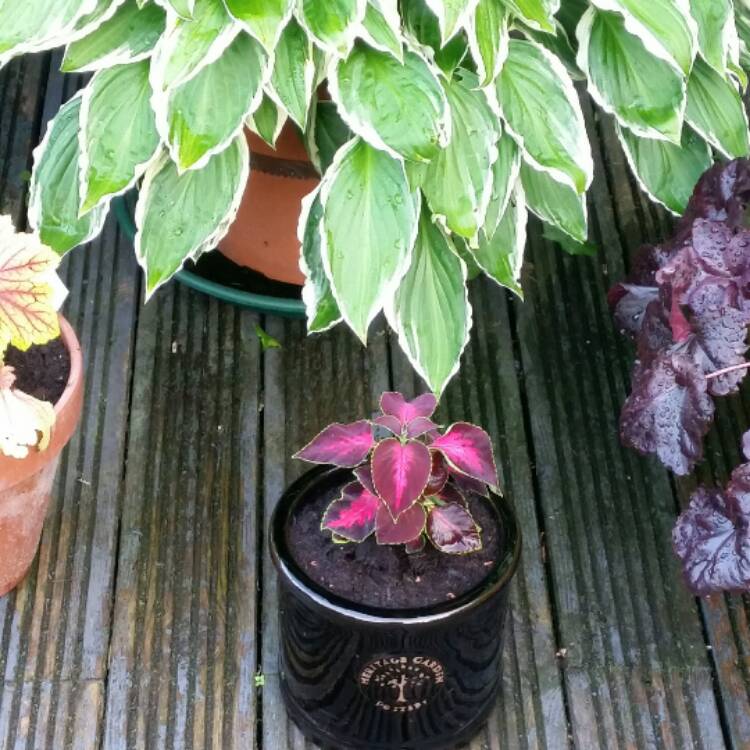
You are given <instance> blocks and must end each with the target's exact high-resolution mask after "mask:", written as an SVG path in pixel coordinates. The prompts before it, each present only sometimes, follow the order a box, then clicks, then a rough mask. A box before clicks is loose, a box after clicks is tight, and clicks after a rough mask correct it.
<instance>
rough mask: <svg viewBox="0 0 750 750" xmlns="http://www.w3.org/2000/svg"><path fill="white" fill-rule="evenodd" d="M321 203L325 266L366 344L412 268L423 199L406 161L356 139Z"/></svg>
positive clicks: (344, 151)
mask: <svg viewBox="0 0 750 750" xmlns="http://www.w3.org/2000/svg"><path fill="white" fill-rule="evenodd" d="M417 195H418V194H417ZM321 201H322V203H323V211H324V213H323V239H324V249H323V265H324V267H325V269H326V274H327V276H328V278H329V279H330V281H331V287H332V289H333V295H334V297H335V298H336V302H337V303H338V306H339V310H341V314H342V316H343V318H344V320H345V321H346V323H347V324H348V325H349V326H350V328H352V330H353V331H354V332H355V333H356V334H357V336H359V338H360V339H361V340H362V341H363V342H364V341H366V340H367V329H368V328H369V326H370V323H371V322H372V320H373V318H374V317H375V316H376V315H377V314H378V312H379V311H380V309H381V308H382V307H383V304H384V302H385V300H386V299H388V298H389V297H390V296H391V295H392V294H393V292H394V291H395V288H396V287H397V286H398V283H399V281H400V280H401V278H402V277H403V275H404V272H405V271H406V269H407V268H408V266H409V261H410V259H411V253H412V247H413V245H414V237H415V235H416V232H417V221H418V217H419V200H418V199H416V198H415V195H414V194H412V193H411V191H410V189H409V183H408V181H407V179H406V173H405V172H404V165H403V162H401V161H400V160H398V159H393V158H391V157H390V156H389V155H388V154H386V153H385V152H383V151H378V150H377V149H375V148H373V147H372V146H370V145H368V144H367V143H366V142H365V141H363V140H361V139H359V138H355V139H353V140H352V141H350V142H349V143H348V144H346V145H345V146H344V147H343V148H341V150H340V151H339V152H338V154H336V158H335V159H334V162H333V164H332V165H331V168H330V169H329V170H328V172H327V173H326V175H325V178H324V180H323V183H322V188H321Z"/></svg>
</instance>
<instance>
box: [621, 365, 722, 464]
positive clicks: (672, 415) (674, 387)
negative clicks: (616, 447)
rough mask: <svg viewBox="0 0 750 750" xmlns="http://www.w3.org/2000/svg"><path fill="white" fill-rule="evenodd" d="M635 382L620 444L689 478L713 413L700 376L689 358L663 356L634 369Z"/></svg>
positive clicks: (624, 417) (623, 421)
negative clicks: (644, 454)
mask: <svg viewBox="0 0 750 750" xmlns="http://www.w3.org/2000/svg"><path fill="white" fill-rule="evenodd" d="M634 378H635V379H634V383H633V391H632V393H631V394H630V396H629V397H628V399H627V401H626V402H625V406H624V407H623V410H622V416H621V419H620V433H621V436H622V439H623V442H625V444H626V445H629V446H631V447H633V448H635V449H636V450H639V451H641V452H642V453H656V455H657V456H658V457H659V459H660V460H661V461H662V463H663V464H665V465H666V466H668V467H669V468H670V469H672V471H674V472H675V473H676V474H687V473H688V472H689V471H690V470H691V469H692V467H693V465H694V464H695V462H696V461H698V460H699V459H700V458H701V456H702V455H703V446H702V439H703V436H704V435H705V434H706V432H708V428H709V426H710V423H711V419H712V417H713V413H714V405H713V401H712V400H711V397H710V396H709V395H708V393H707V392H706V379H705V377H704V376H703V373H702V372H701V370H700V369H699V368H698V367H697V366H696V365H695V364H694V363H693V362H691V361H690V360H689V359H688V358H686V357H684V356H680V355H677V354H666V355H662V356H660V357H657V358H656V359H655V360H654V361H653V363H651V365H650V366H648V367H640V368H638V369H637V372H636V375H635V376H634Z"/></svg>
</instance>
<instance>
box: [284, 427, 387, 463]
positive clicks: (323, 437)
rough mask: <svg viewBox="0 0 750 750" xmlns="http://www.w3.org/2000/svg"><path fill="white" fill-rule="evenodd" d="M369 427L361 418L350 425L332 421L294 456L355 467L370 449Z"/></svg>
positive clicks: (370, 436)
mask: <svg viewBox="0 0 750 750" xmlns="http://www.w3.org/2000/svg"><path fill="white" fill-rule="evenodd" d="M373 442H374V441H373V437H372V425H371V424H370V423H369V422H368V421H367V420H366V419H362V420H360V421H359V422H354V423H352V424H339V423H338V422H334V423H333V424H332V425H329V426H328V427H326V428H325V430H323V431H322V432H321V433H319V434H318V435H316V436H315V437H314V438H313V439H312V440H311V441H310V442H309V443H308V444H307V445H306V446H305V447H304V448H303V449H302V450H301V451H299V452H298V453H296V454H295V455H294V458H300V459H302V460H303V461H309V462H310V463H314V464H334V465H335V466H344V467H348V468H351V467H354V466H357V465H358V464H361V463H362V461H364V459H365V457H366V456H367V454H368V453H369V452H370V449H371V448H372V446H373Z"/></svg>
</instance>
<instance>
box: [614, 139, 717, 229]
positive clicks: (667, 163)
mask: <svg viewBox="0 0 750 750" xmlns="http://www.w3.org/2000/svg"><path fill="white" fill-rule="evenodd" d="M617 133H618V135H619V137H620V142H621V143H622V146H623V148H624V150H625V155H626V156H627V159H628V162H629V163H630V167H631V169H632V170H633V174H635V176H636V177H637V178H638V181H639V183H640V184H641V187H642V188H643V189H644V190H645V191H646V192H647V193H648V194H649V195H650V196H651V197H652V198H653V199H654V200H655V201H658V202H659V203H662V204H663V205H665V206H666V207H667V208H668V209H669V210H670V211H672V212H673V213H675V214H681V213H683V211H684V210H685V208H686V206H687V203H688V200H690V196H691V195H692V193H693V188H694V187H695V183H696V182H698V178H699V177H700V176H701V175H702V174H703V173H704V172H705V171H706V170H707V169H708V168H709V167H710V166H711V163H712V159H711V149H710V148H709V147H708V146H707V145H706V143H705V142H704V141H703V140H702V139H701V137H700V136H698V135H697V134H696V133H694V132H693V131H692V130H690V128H685V131H684V133H683V136H682V144H681V146H675V145H674V144H673V143H667V142H666V141H657V140H652V139H649V138H638V137H637V136H635V135H634V134H633V133H631V132H629V131H628V130H626V129H625V128H619V127H618V129H617Z"/></svg>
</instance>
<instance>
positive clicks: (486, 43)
mask: <svg viewBox="0 0 750 750" xmlns="http://www.w3.org/2000/svg"><path fill="white" fill-rule="evenodd" d="M466 31H467V35H468V38H469V47H470V48H471V55H472V57H473V58H474V61H475V62H476V64H477V73H478V74H479V80H480V84H481V85H482V86H487V85H489V84H490V83H492V82H493V81H494V80H495V78H497V76H498V74H499V73H500V68H501V67H502V65H503V62H505V58H506V56H507V54H508V42H509V39H510V37H509V31H508V12H507V10H506V7H505V6H504V5H503V2H502V0H479V2H478V3H477V7H476V9H475V10H474V14H473V15H472V16H471V18H470V19H469V22H468V23H467V26H466Z"/></svg>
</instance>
